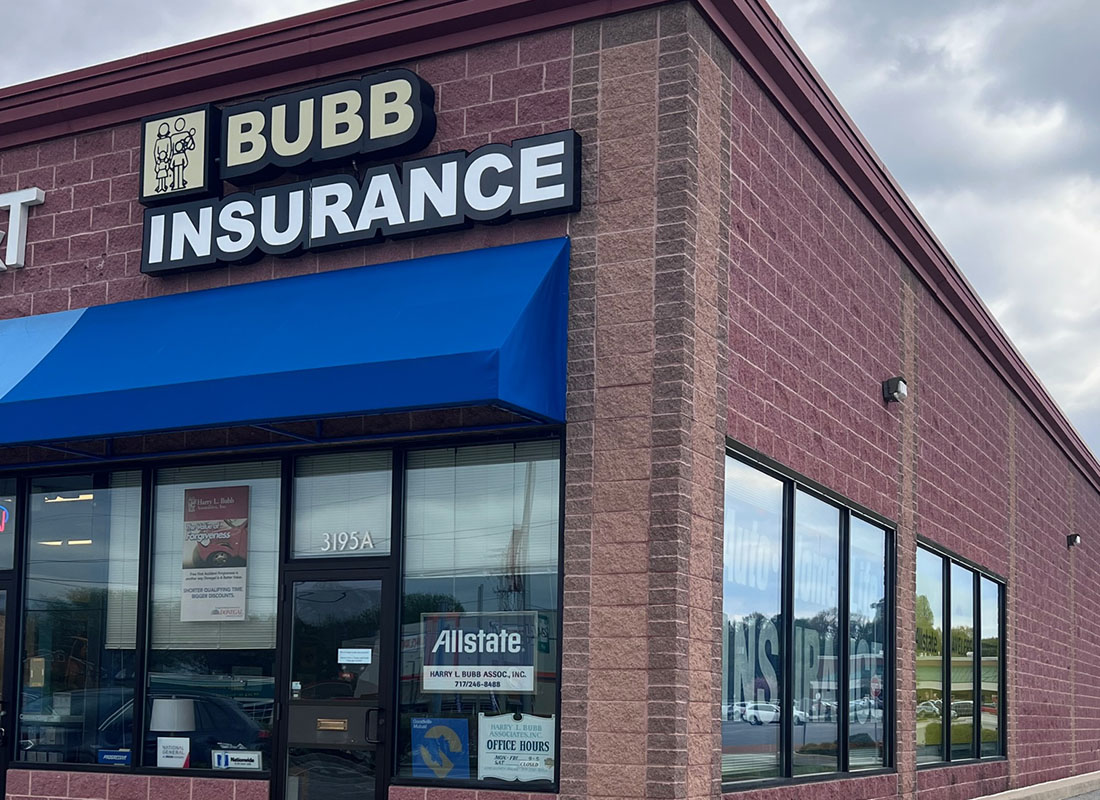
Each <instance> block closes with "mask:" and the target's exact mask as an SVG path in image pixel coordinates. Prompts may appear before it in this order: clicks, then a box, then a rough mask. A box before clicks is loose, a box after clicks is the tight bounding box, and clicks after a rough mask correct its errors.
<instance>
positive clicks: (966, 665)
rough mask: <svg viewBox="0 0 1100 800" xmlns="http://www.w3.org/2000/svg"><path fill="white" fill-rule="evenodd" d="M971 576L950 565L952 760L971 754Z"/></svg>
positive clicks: (972, 684)
mask: <svg viewBox="0 0 1100 800" xmlns="http://www.w3.org/2000/svg"><path fill="white" fill-rule="evenodd" d="M974 712H975V709H974V573H973V572H971V571H970V570H968V569H967V568H966V567H963V566H960V565H958V564H952V565H951V711H950V716H951V760H952V761H955V760H958V759H963V758H973V757H974V756H975V753H974Z"/></svg>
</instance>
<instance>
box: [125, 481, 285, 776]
mask: <svg viewBox="0 0 1100 800" xmlns="http://www.w3.org/2000/svg"><path fill="white" fill-rule="evenodd" d="M279 487H280V480H279V462H277V461H269V462H263V463H250V464H230V465H222V466H203V467H183V468H176V469H163V470H160V471H158V472H157V480H156V493H155V496H154V519H153V584H152V612H151V617H150V649H149V674H148V683H147V686H148V693H147V708H146V720H147V723H148V724H147V729H148V734H147V736H146V740H145V742H144V753H143V763H144V764H145V766H150V767H151V766H162V767H171V766H179V765H180V764H179V763H178V761H179V760H180V759H182V758H183V757H184V756H186V757H187V758H188V764H189V766H191V767H197V768H209V767H211V766H212V763H211V761H212V758H213V757H214V755H215V754H216V753H218V752H219V751H226V750H235V751H238V754H239V752H240V751H244V752H250V753H259V754H260V762H261V764H262V767H263V769H268V768H269V767H270V756H271V727H272V722H273V713H272V711H273V709H274V702H275V692H274V688H275V679H274V669H275V619H276V600H277V596H278V592H277V585H278V581H277V578H278V568H279V504H280V496H279Z"/></svg>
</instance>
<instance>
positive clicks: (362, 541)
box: [321, 531, 374, 553]
mask: <svg viewBox="0 0 1100 800" xmlns="http://www.w3.org/2000/svg"><path fill="white" fill-rule="evenodd" d="M373 549H374V539H372V538H371V535H370V531H363V532H362V533H360V532H359V531H340V532H339V533H322V534H321V552H322V553H346V552H352V551H356V550H373Z"/></svg>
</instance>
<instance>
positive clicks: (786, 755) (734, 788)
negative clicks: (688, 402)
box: [719, 439, 897, 792]
mask: <svg viewBox="0 0 1100 800" xmlns="http://www.w3.org/2000/svg"><path fill="white" fill-rule="evenodd" d="M725 456H726V458H730V459H733V460H735V461H739V462H740V463H742V464H745V465H747V466H749V467H752V468H753V469H756V470H759V471H760V472H763V473H764V474H765V475H768V476H769V477H771V478H774V479H775V480H778V481H780V482H781V483H782V484H783V502H782V509H783V519H782V545H781V551H780V565H779V566H780V569H779V574H780V581H781V585H780V619H781V620H782V630H781V632H780V641H781V642H782V644H783V653H782V657H781V669H782V673H783V676H784V677H783V680H782V681H781V685H780V690H779V699H780V703H779V705H780V707H781V708H793V707H794V705H793V700H794V683H793V675H794V628H795V625H794V616H793V612H794V591H795V586H794V578H795V564H794V552H795V549H794V548H795V528H796V527H797V520H796V518H795V509H796V496H797V494H798V492H799V491H802V492H804V493H806V494H807V495H809V496H811V497H813V498H815V499H817V500H821V501H823V502H825V503H827V504H828V505H830V506H833V507H835V508H837V509H838V511H839V514H840V523H839V530H838V535H839V539H840V542H839V549H838V554H837V555H838V580H839V584H840V585H839V592H838V596H837V603H838V610H839V611H840V612H841V613H839V614H838V622H837V626H838V629H837V638H838V640H839V643H840V644H839V645H838V653H840V654H841V655H842V656H843V657H841V658H839V659H838V665H837V686H838V702H837V717H838V720H837V768H836V770H835V771H832V772H824V773H813V774H806V775H796V774H794V755H795V753H794V733H795V731H794V728H795V725H794V723H793V722H792V718H791V717H789V716H788V715H784V717H783V719H781V720H780V736H779V772H780V775H779V776H778V777H774V778H748V779H744V780H734V781H728V780H725V779H724V778H723V780H722V791H723V792H738V791H745V790H750V791H751V790H754V789H759V788H764V787H770V786H781V785H785V784H798V783H813V782H817V781H827V780H845V779H851V778H859V777H865V776H870V775H879V774H890V773H896V772H897V764H896V753H897V731H896V730H895V728H896V725H895V723H896V720H897V708H896V706H897V698H896V695H897V691H896V687H897V523H895V522H893V521H892V520H890V519H888V518H887V517H884V516H882V515H881V514H878V513H877V512H875V511H873V510H871V509H869V508H867V507H865V506H862V505H860V504H859V503H855V502H853V501H851V500H849V499H847V498H845V497H844V496H843V495H840V494H839V493H837V492H835V491H833V490H831V489H829V488H828V487H826V486H824V485H822V484H820V483H818V482H817V481H814V480H812V479H810V478H807V477H806V476H804V475H801V474H800V473H798V472H795V471H794V470H791V469H789V468H787V467H785V466H783V465H782V464H780V463H779V462H777V461H775V460H774V459H771V458H769V457H768V456H765V455H764V454H762V453H759V452H757V451H755V450H752V449H751V448H748V447H745V446H744V445H741V444H739V443H737V442H734V441H733V440H730V439H727V441H726V450H725ZM724 474H725V467H724V462H723V475H724ZM853 515H854V516H855V517H856V518H857V519H861V520H863V521H864V522H867V523H869V524H871V525H873V526H875V527H876V528H880V529H882V531H883V536H884V555H885V558H884V561H883V569H884V584H885V585H884V589H885V598H886V601H887V603H888V606H889V608H888V611H887V613H886V615H885V619H886V624H885V627H886V630H885V641H884V642H883V662H884V666H885V669H884V673H883V674H884V677H885V679H886V681H887V685H886V687H884V699H883V709H882V712H883V763H882V766H879V767H870V768H866V769H854V770H853V769H852V768H851V763H850V747H849V731H850V724H849V711H850V708H849V703H850V700H849V696H848V695H849V687H850V675H851V654H850V652H849V647H850V642H849V638H850V617H851V586H850V578H851V569H850V567H851V535H850V534H851V518H852V516H853ZM724 524H725V520H724V519H723V526H724ZM723 567H724V559H723ZM723 596H724V587H723ZM726 656H727V653H726V652H723V654H722V664H723V668H722V674H723V676H724V675H725V673H726V664H727V662H726ZM724 679H725V678H724V677H723V680H724ZM719 716H721V714H719Z"/></svg>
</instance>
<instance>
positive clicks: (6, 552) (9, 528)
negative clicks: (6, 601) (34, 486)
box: [0, 478, 17, 569]
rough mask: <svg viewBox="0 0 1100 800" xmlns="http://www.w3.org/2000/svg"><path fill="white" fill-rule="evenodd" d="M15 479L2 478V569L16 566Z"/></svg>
mask: <svg viewBox="0 0 1100 800" xmlns="http://www.w3.org/2000/svg"><path fill="white" fill-rule="evenodd" d="M16 512H17V509H16V507H15V478H0V569H11V568H12V567H13V566H14V564H15V520H16Z"/></svg>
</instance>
